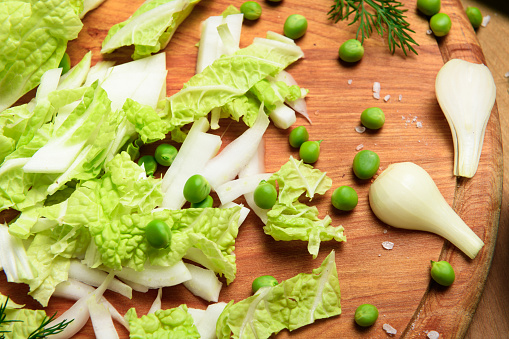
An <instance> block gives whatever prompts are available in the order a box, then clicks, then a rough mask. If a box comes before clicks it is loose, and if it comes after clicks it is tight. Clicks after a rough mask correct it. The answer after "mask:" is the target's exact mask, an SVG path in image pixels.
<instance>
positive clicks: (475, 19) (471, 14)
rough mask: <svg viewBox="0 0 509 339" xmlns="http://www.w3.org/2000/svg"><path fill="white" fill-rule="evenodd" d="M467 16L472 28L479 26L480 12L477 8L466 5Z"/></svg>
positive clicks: (480, 20) (480, 22) (480, 21)
mask: <svg viewBox="0 0 509 339" xmlns="http://www.w3.org/2000/svg"><path fill="white" fill-rule="evenodd" d="M466 12H467V17H468V20H470V23H471V24H472V26H473V27H474V28H479V26H481V24H482V14H481V11H480V10H479V8H477V7H473V6H469V7H467V10H466Z"/></svg>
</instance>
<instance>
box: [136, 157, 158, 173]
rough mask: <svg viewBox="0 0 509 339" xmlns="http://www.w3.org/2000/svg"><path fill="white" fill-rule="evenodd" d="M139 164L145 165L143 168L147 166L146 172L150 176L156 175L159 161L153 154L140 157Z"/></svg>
mask: <svg viewBox="0 0 509 339" xmlns="http://www.w3.org/2000/svg"><path fill="white" fill-rule="evenodd" d="M138 165H140V166H141V165H143V168H145V173H147V175H148V176H152V175H154V173H155V172H156V171H157V161H156V159H155V158H154V157H153V156H151V155H144V156H142V157H141V158H140V159H138Z"/></svg>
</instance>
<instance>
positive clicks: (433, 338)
mask: <svg viewBox="0 0 509 339" xmlns="http://www.w3.org/2000/svg"><path fill="white" fill-rule="evenodd" d="M439 337H440V334H439V333H438V332H437V331H429V332H428V339H438V338H439Z"/></svg>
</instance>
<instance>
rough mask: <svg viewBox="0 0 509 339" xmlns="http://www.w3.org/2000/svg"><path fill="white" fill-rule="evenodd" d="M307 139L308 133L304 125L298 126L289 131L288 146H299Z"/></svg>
mask: <svg viewBox="0 0 509 339" xmlns="http://www.w3.org/2000/svg"><path fill="white" fill-rule="evenodd" d="M308 140H309V133H308V130H307V129H306V127H304V126H299V127H296V128H294V129H292V131H291V132H290V136H289V137H288V141H289V142H290V146H292V147H294V148H299V147H300V146H301V145H302V144H303V143H304V142H306V141H308Z"/></svg>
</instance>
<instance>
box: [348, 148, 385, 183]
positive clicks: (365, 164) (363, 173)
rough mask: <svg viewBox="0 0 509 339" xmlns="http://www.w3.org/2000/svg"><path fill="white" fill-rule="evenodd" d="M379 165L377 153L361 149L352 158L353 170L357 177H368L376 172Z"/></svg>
mask: <svg viewBox="0 0 509 339" xmlns="http://www.w3.org/2000/svg"><path fill="white" fill-rule="evenodd" d="M379 166H380V158H379V157H378V154H376V153H375V152H373V151H370V150H367V149H366V150H362V151H360V152H359V153H357V154H356V155H355V157H354V158H353V172H354V173H355V175H356V176H357V178H359V179H369V178H371V177H372V176H374V175H375V174H376V172H377V171H378V167H379Z"/></svg>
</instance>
